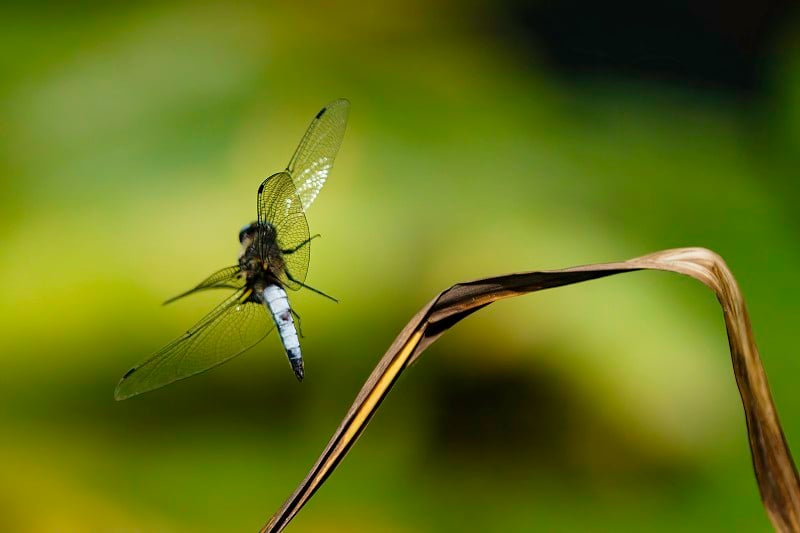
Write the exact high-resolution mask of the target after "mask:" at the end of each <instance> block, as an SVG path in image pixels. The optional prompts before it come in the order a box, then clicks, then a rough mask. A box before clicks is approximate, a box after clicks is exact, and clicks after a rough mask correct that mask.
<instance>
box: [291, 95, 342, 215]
mask: <svg viewBox="0 0 800 533" xmlns="http://www.w3.org/2000/svg"><path fill="white" fill-rule="evenodd" d="M349 111H350V102H348V101H347V100H345V99H344V98H341V99H339V100H334V101H333V102H331V103H330V104H328V105H326V106H325V107H323V108H322V109H321V110H320V112H319V113H317V115H316V116H315V117H314V120H313V121H311V125H310V126H309V127H308V130H306V134H305V135H303V139H302V140H301V141H300V145H299V146H298V147H297V150H296V151H295V153H294V155H293V156H292V159H291V160H290V161H289V165H288V166H287V167H286V170H287V171H288V172H289V173H290V174H291V175H292V178H293V179H294V183H295V186H296V187H297V194H298V196H299V197H300V201H301V202H302V204H303V209H304V210H307V209H308V208H309V206H310V205H311V204H312V203H313V202H314V200H315V199H316V198H317V195H318V194H319V191H320V189H322V186H323V185H325V181H326V180H327V179H328V173H329V172H330V170H331V167H332V166H333V160H334V158H335V157H336V153H337V152H338V151H339V147H340V146H341V144H342V138H344V130H345V127H346V126H347V114H348V113H349Z"/></svg>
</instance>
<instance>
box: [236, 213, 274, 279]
mask: <svg viewBox="0 0 800 533" xmlns="http://www.w3.org/2000/svg"><path fill="white" fill-rule="evenodd" d="M239 242H240V243H241V245H242V248H241V251H240V252H239V268H241V269H242V271H243V272H244V273H245V275H246V276H247V279H248V280H249V281H250V282H251V283H253V282H256V281H258V282H263V283H258V284H259V285H260V284H264V283H267V284H268V283H275V278H276V277H277V276H276V274H277V273H278V272H279V270H280V269H282V268H283V264H284V262H283V257H282V254H281V250H280V247H279V246H278V243H277V233H276V231H275V228H274V226H272V224H269V223H266V224H265V223H258V222H253V223H251V224H248V225H247V226H245V227H244V228H242V230H241V231H240V232H239Z"/></svg>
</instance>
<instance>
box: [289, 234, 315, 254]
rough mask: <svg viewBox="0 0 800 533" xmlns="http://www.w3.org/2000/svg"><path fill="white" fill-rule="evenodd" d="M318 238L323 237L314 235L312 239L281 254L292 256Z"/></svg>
mask: <svg viewBox="0 0 800 533" xmlns="http://www.w3.org/2000/svg"><path fill="white" fill-rule="evenodd" d="M317 237H321V235H320V234H319V233H317V234H316V235H312V236H311V237H309V238H308V239H306V240H304V241H303V242H301V243H300V244H298V245H297V246H295V247H294V248H288V249H286V250H281V253H282V254H289V255H291V254H293V253H295V252H296V251H297V250H299V249H301V248H302V247H304V246H305V245H307V244H308V243H310V242H311V241H313V240H314V239H316V238H317Z"/></svg>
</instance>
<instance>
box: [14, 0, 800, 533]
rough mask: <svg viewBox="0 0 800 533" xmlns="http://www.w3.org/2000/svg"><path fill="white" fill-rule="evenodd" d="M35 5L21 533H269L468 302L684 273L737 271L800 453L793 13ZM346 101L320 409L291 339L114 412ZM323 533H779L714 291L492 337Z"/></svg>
mask: <svg viewBox="0 0 800 533" xmlns="http://www.w3.org/2000/svg"><path fill="white" fill-rule="evenodd" d="M2 9H3V15H2V16H0V28H2V31H0V43H2V46H0V66H1V67H2V72H3V76H2V78H1V79H0V138H2V147H3V149H2V150H1V151H0V279H2V280H3V281H2V290H0V294H2V296H0V318H2V321H0V324H1V325H0V331H2V334H0V360H1V361H2V371H0V428H2V429H0V435H2V437H1V438H0V454H1V455H0V457H2V467H1V468H0V530H2V531H22V532H24V531H114V532H122V531H158V532H173V531H175V532H178V531H253V530H255V529H256V528H257V527H259V526H260V525H261V524H263V523H264V522H265V521H266V519H267V518H268V517H269V516H270V515H271V514H272V512H273V511H274V510H276V509H277V508H278V506H279V505H280V504H281V503H282V502H283V500H284V498H285V497H287V496H288V495H289V493H290V492H291V491H292V490H293V489H294V487H295V485H296V483H297V482H299V481H300V479H301V478H302V477H303V476H304V475H305V473H306V471H307V469H308V468H309V467H310V466H311V464H312V463H313V461H314V460H315V458H316V456H317V454H318V453H319V452H320V451H321V449H322V447H323V445H324V443H325V442H327V439H328V438H329V436H330V434H331V433H332V431H333V430H334V428H335V427H336V426H337V425H338V422H339V420H340V418H341V416H342V415H343V414H344V412H345V411H346V409H347V407H348V406H349V405H350V403H351V401H352V399H353V398H354V396H355V394H356V392H357V391H358V389H359V388H360V386H361V384H362V382H363V380H364V379H365V378H366V376H367V375H368V374H369V372H370V370H371V368H372V366H373V365H374V364H375V362H376V361H377V360H378V359H379V357H380V356H381V355H382V354H383V352H384V350H385V349H386V347H388V345H389V344H390V343H391V341H392V340H393V338H394V336H395V335H396V334H397V332H398V331H399V330H400V329H401V328H402V326H403V325H404V324H405V323H406V321H407V320H408V318H410V317H411V316H412V315H413V314H414V313H415V312H416V310H417V309H418V308H420V307H421V306H422V305H424V304H425V303H426V302H427V301H428V300H429V299H430V298H431V297H432V296H433V295H434V294H435V293H436V292H438V291H439V290H441V289H443V288H445V287H447V286H449V285H450V284H452V283H455V282H458V281H462V280H467V279H472V278H476V277H481V276H487V275H494V274H500V273H505V272H510V271H519V270H530V269H546V268H559V267H565V266H569V265H575V264H582V263H592V262H602V261H610V260H619V259H624V258H628V257H633V256H636V255H641V254H644V253H647V252H651V251H655V250H657V249H664V248H670V247H676V246H689V245H699V246H706V247H709V248H712V249H714V250H715V251H717V252H718V253H720V254H721V255H722V256H723V257H724V258H725V259H726V260H727V262H728V264H729V265H730V267H731V268H732V270H733V272H734V273H735V275H736V276H737V277H738V280H739V282H740V284H741V286H742V289H743V291H744V294H745V296H746V298H747V299H748V304H749V308H750V311H751V314H752V319H753V324H754V328H755V332H756V336H757V340H758V342H759V345H760V347H761V350H762V353H763V357H764V363H765V366H766V369H767V373H768V376H769V378H770V381H771V384H772V386H773V391H774V396H775V400H776V404H777V406H778V408H779V410H780V413H781V415H782V420H783V422H784V425H785V430H786V434H787V438H788V440H789V442H790V444H793V445H794V446H795V449H797V446H798V445H800V444H798V443H800V393H798V392H797V391H798V388H797V383H798V379H799V378H798V376H800V359H798V357H797V356H796V348H795V346H796V338H797V337H796V334H797V322H798V318H799V317H798V311H797V309H798V306H797V304H796V299H797V295H798V294H800V282H798V277H797V274H796V271H797V265H798V264H800V246H798V235H799V234H800V227H798V216H797V212H798V211H797V204H798V200H799V199H800V196H799V193H800V182H798V179H797V168H798V163H800V13H799V12H798V11H797V10H796V9H794V10H793V9H790V2H788V1H785V2H781V1H775V0H773V1H765V2H754V1H753V2H741V3H736V4H735V5H733V4H727V3H722V2H719V3H717V2H713V3H712V2H706V3H699V4H698V3H695V2H672V3H670V4H669V5H668V6H664V5H661V6H655V5H650V4H648V3H639V2H612V3H610V4H609V3H593V2H580V1H577V0H568V1H565V2H559V3H552V2H531V3H525V2H515V1H513V0H512V1H505V2H467V3H464V2H452V1H446V0H444V1H442V0H439V1H434V2H428V1H412V2H388V3H382V4H372V3H365V2H360V1H345V2H337V3H333V2H312V3H304V2H295V3H285V4H269V5H267V4H264V5H261V6H260V7H255V6H252V5H248V4H245V3H236V2H232V3H227V4H224V5H213V4H209V3H192V2H144V3H121V2H120V3H113V2H112V3H98V2H91V1H89V2H80V3H75V4H73V5H72V6H71V7H65V5H64V4H62V3H55V2H53V3H49V4H48V3H45V4H38V5H33V4H26V5H18V6H16V7H14V6H9V5H6V6H5V7H3V8H2ZM337 97H347V98H349V99H350V100H351V102H352V110H351V116H350V124H349V127H348V132H347V135H346V138H345V141H344V144H343V146H342V149H341V152H340V154H339V157H338V159H337V164H336V166H335V168H334V171H333V173H332V177H331V179H330V180H329V182H328V185H327V186H326V187H325V190H324V191H323V194H322V196H321V197H320V199H319V200H318V201H317V202H316V203H315V205H314V206H313V208H312V209H311V210H310V213H309V222H310V225H311V229H312V233H314V232H319V233H322V234H323V238H322V239H321V240H318V241H315V242H314V248H313V257H312V263H311V270H310V275H309V283H311V284H313V285H314V286H316V287H319V288H320V289H322V290H324V291H326V292H328V293H331V294H333V295H335V296H337V297H338V298H340V299H341V303H340V304H339V305H335V304H332V303H330V302H328V301H326V300H323V299H321V298H319V297H317V296H315V295H313V294H310V293H302V292H301V293H297V294H292V295H291V297H292V301H293V304H294V306H295V308H296V309H297V310H298V311H299V313H300V314H301V315H302V317H303V327H304V330H305V334H306V338H305V339H303V346H304V353H305V358H306V381H305V382H304V383H303V384H302V385H298V384H297V383H296V382H295V380H294V377H293V376H292V374H291V372H290V370H289V367H288V364H287V362H286V360H285V356H284V355H283V353H282V350H281V347H280V345H279V342H278V339H277V338H276V337H274V336H272V337H270V338H268V339H267V340H266V341H264V342H263V343H262V344H260V345H259V346H257V347H256V348H254V349H253V350H251V351H250V352H248V353H247V354H245V355H243V356H241V357H239V358H237V359H235V360H234V361H232V362H231V363H229V364H226V365H224V366H222V367H220V368H218V369H215V370H214V371H212V372H209V373H207V374H204V375H201V376H197V377H194V378H192V379H190V380H187V381H184V382H181V383H177V384H174V385H171V386H169V387H166V388H164V389H162V390H159V391H155V392H152V393H148V394H146V395H143V396H141V397H137V398H134V399H132V400H129V401H125V402H122V403H115V402H114V401H113V398H112V392H113V389H114V386H115V384H116V382H117V380H118V379H119V377H120V376H121V375H122V374H123V372H125V370H127V369H128V368H129V367H130V366H131V365H132V364H133V363H135V362H137V361H139V360H141V359H142V358H144V357H146V356H147V355H148V354H150V353H152V352H153V351H155V350H156V349H157V348H159V347H160V346H162V345H163V344H165V343H166V342H167V341H169V340H170V339H172V338H173V337H175V336H177V335H178V334H179V333H181V332H182V331H184V330H185V329H186V328H187V327H188V326H190V325H191V324H192V323H193V322H194V321H195V320H197V319H198V318H199V317H200V316H202V314H203V313H204V311H205V310H206V309H208V308H209V307H210V306H211V305H213V304H214V303H215V302H216V301H218V300H219V299H221V298H222V295H221V294H220V293H218V292H217V293H211V294H203V295H198V296H195V297H194V298H191V299H187V300H184V301H181V302H180V303H176V304H174V305H172V306H169V307H161V306H160V302H162V301H163V300H164V299H166V298H168V297H170V296H172V295H174V294H177V293H179V292H181V291H183V290H186V289H187V288H189V287H191V286H193V285H194V284H195V283H197V282H198V281H200V280H201V279H203V278H204V277H205V276H206V275H207V274H208V273H210V272H211V271H213V270H215V269H216V268H219V267H222V266H224V265H228V264H230V263H232V261H233V258H234V257H235V255H236V253H237V251H238V242H237V238H236V237H237V233H238V231H239V228H240V227H241V226H242V225H243V224H245V223H247V222H249V221H250V220H252V219H253V218H254V215H255V209H254V208H255V193H256V188H257V187H258V184H259V182H260V180H261V179H262V178H263V177H264V176H266V175H268V174H270V173H272V172H275V171H277V170H279V169H281V168H283V166H284V165H285V164H286V162H287V161H288V159H289V157H290V155H291V153H292V151H293V150H294V147H295V145H296V143H297V142H298V141H299V139H300V136H301V135H302V133H303V131H304V129H305V127H306V126H307V124H308V122H309V121H310V119H311V117H313V115H314V114H315V113H316V112H317V110H318V109H319V108H320V107H321V106H322V105H324V104H325V103H326V102H327V101H330V100H332V99H334V98H337ZM290 528H291V530H292V531H314V532H316V531H343V532H344V531H348V532H349V531H370V532H383V531H392V532H395V531H464V530H471V531H482V530H496V531H526V530H540V531H576V530H615V531H619V530H637V531H638V530H649V531H674V530H682V531H707V530H726V531H733V530H738V531H768V530H769V523H768V521H767V518H766V515H765V513H764V511H763V509H762V508H761V505H760V502H759V496H758V490H757V487H756V483H755V481H754V478H753V474H752V470H751V465H750V458H749V451H748V448H747V438H746V434H745V427H744V418H743V415H742V413H741V409H740V403H739V398H738V394H737V391H736V387H735V383H734V380H733V376H732V373H731V369H730V363H729V357H728V352H727V342H726V338H725V332H724V328H723V323H722V319H721V314H720V311H719V309H718V307H717V305H716V303H715V300H714V297H713V296H712V294H711V293H710V292H708V291H707V290H705V289H704V288H703V287H702V286H700V285H699V284H698V283H696V282H692V281H690V280H686V279H682V278H680V277H677V276H674V275H669V274H656V273H636V274H629V275H625V276H621V277H616V278H613V279H605V280H599V281H595V282H592V283H589V284H585V285H580V286H572V287H568V288H564V289H559V290H557V291H552V292H548V293H540V294H536V295H534V296H531V297H527V298H520V299H517V300H515V301H508V302H503V303H500V304H497V305H494V306H492V307H491V308H488V309H486V310H484V311H481V312H480V313H478V314H476V315H474V316H472V317H470V318H469V319H468V320H467V321H465V322H464V323H462V324H461V325H459V326H458V327H456V328H455V329H454V330H453V331H451V332H450V333H449V334H448V335H446V336H445V337H444V338H443V339H442V340H441V341H440V342H439V343H438V344H436V345H435V346H434V347H433V348H432V349H431V350H430V352H429V353H428V354H427V355H426V356H425V357H423V358H422V359H421V361H420V362H419V363H418V364H417V365H416V366H415V367H413V368H412V369H411V370H410V371H409V372H408V373H406V374H405V375H404V376H403V378H402V379H401V381H400V382H399V383H398V385H397V386H396V388H395V390H394V391H393V393H392V394H391V395H390V396H389V398H388V399H387V401H386V402H385V404H384V406H383V407H382V409H381V410H380V411H379V413H378V415H377V417H376V418H375V419H374V421H373V423H372V424H371V426H370V427H369V429H368V430H367V432H366V433H365V434H364V436H363V437H362V438H361V440H360V441H359V442H358V443H357V444H356V446H355V447H354V449H353V450H352V453H351V454H350V455H349V456H348V457H347V458H346V459H345V461H344V462H343V463H342V464H341V466H340V468H339V469H338V470H337V471H336V472H335V473H334V475H333V476H332V477H331V478H330V480H329V481H328V482H327V484H326V485H325V486H324V487H323V488H322V489H321V490H320V492H319V493H318V494H317V495H316V496H315V498H314V499H313V500H312V501H311V502H310V504H309V505H308V506H307V507H306V508H305V509H304V511H303V512H302V513H301V514H300V515H299V516H298V518H297V519H296V520H295V522H293V523H292V525H291V526H290Z"/></svg>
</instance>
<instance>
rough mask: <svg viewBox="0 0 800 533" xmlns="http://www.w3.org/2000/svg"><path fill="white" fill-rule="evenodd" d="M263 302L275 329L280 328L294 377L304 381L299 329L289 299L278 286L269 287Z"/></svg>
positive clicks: (279, 331)
mask: <svg viewBox="0 0 800 533" xmlns="http://www.w3.org/2000/svg"><path fill="white" fill-rule="evenodd" d="M261 296H262V301H263V302H264V305H266V306H267V309H268V310H269V313H270V314H271V315H272V319H273V320H274V321H275V327H277V328H278V335H280V337H281V342H282V343H283V348H284V349H285V350H286V356H287V357H288V358H289V362H290V363H291V364H292V370H294V375H295V376H297V380H298V381H303V356H302V354H301V353H300V340H299V339H298V338H297V328H295V326H294V320H293V319H292V310H291V308H290V307H289V298H288V297H287V296H286V291H284V290H283V289H282V288H281V287H279V286H278V285H268V286H267V288H266V289H264V292H262V293H261Z"/></svg>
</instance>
